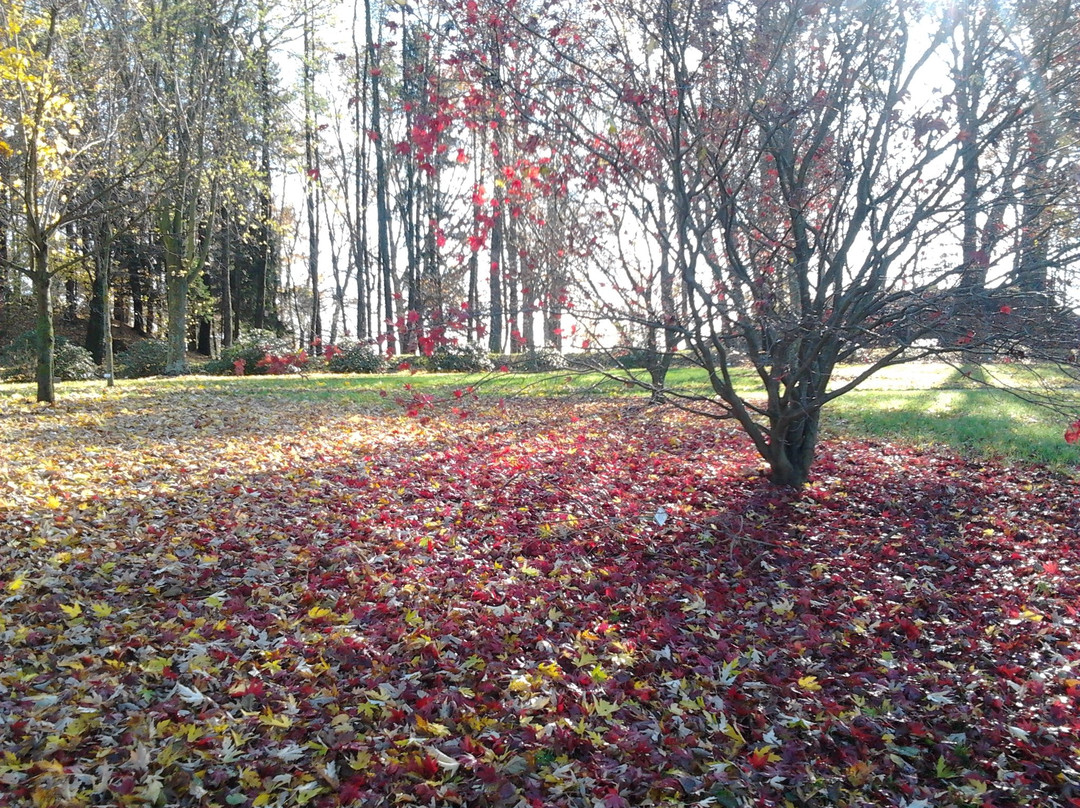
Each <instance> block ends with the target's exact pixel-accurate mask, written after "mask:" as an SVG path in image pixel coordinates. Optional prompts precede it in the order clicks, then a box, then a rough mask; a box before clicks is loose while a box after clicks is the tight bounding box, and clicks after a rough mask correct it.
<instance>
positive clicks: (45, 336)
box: [30, 243, 56, 404]
mask: <svg viewBox="0 0 1080 808" xmlns="http://www.w3.org/2000/svg"><path fill="white" fill-rule="evenodd" d="M48 265H49V247H48V245H47V244H44V243H42V244H33V243H32V244H30V277H31V280H32V283H33V288H34V304H35V308H36V313H37V316H36V321H35V326H36V333H37V370H36V374H35V377H36V380H37V400H38V401H42V402H46V403H48V404H53V403H55V402H56V387H55V384H54V381H53V355H54V351H55V348H56V333H55V332H54V331H53V303H52V287H51V283H50V281H51V280H52V279H51V278H50V277H49V271H48Z"/></svg>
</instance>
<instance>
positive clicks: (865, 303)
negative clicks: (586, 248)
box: [463, 0, 1019, 487]
mask: <svg viewBox="0 0 1080 808" xmlns="http://www.w3.org/2000/svg"><path fill="white" fill-rule="evenodd" d="M467 5H468V8H470V9H475V8H476V3H469V4H467ZM498 20H499V22H500V24H502V25H506V26H513V27H514V30H513V34H512V35H508V36H507V39H508V41H513V42H514V43H515V47H516V48H517V49H518V50H519V51H520V50H522V49H529V50H530V54H531V55H530V56H529V57H527V58H526V57H522V56H520V55H519V57H518V61H519V62H521V63H524V64H531V63H535V64H538V65H543V66H544V69H550V68H553V67H554V68H557V69H558V71H559V77H558V80H556V81H554V82H551V83H548V84H545V85H543V86H541V87H538V89H539V90H541V91H542V92H540V93H538V94H536V95H530V96H528V97H521V98H519V99H518V103H519V105H520V106H521V107H522V108H523V109H526V110H527V111H528V114H529V116H530V117H531V118H532V119H538V118H539V119H541V120H543V121H544V123H545V125H546V126H547V127H548V131H549V132H550V133H552V134H553V135H555V134H558V135H559V137H560V140H562V141H564V142H565V141H569V142H572V143H573V144H574V149H575V150H576V162H575V164H576V166H577V168H578V175H577V176H578V182H577V184H576V185H575V186H573V189H576V193H578V194H579V195H581V196H583V197H587V196H589V195H590V194H592V195H594V196H596V195H599V197H600V198H601V199H604V198H606V197H604V189H605V187H609V186H611V185H612V184H620V185H621V186H622V187H623V188H629V189H631V193H632V194H634V195H636V197H637V199H636V204H634V205H632V206H631V209H632V210H633V211H634V213H635V215H637V216H638V218H639V220H640V221H639V224H640V227H641V229H642V230H643V231H644V232H647V233H649V234H651V235H652V238H653V240H654V242H655V243H654V244H653V246H652V247H651V249H652V254H653V255H654V256H655V257H656V262H657V265H658V266H664V267H669V268H670V271H671V273H672V276H671V279H670V280H669V282H668V284H667V294H668V295H669V296H671V295H677V296H679V298H680V299H679V301H678V305H675V303H674V301H673V300H671V299H669V300H666V301H664V305H662V306H653V307H649V306H644V307H642V306H637V307H636V308H633V309H631V310H630V311H629V313H627V314H626V315H624V316H626V317H628V318H629V319H631V320H634V321H638V322H640V321H641V318H642V311H645V312H648V311H650V310H651V311H653V312H654V316H653V317H652V318H648V317H646V319H647V320H649V322H647V323H644V324H645V325H647V326H651V327H652V328H653V329H663V330H664V332H665V335H666V338H665V349H666V350H667V351H668V352H670V351H671V350H672V349H673V348H674V347H675V345H677V344H679V343H680V342H684V343H685V344H686V345H687V346H689V348H690V349H691V352H692V354H693V358H694V360H695V361H696V362H697V363H698V364H700V365H701V366H702V367H703V368H704V369H705V370H706V371H707V373H708V376H709V380H710V382H711V387H712V395H710V396H709V397H707V398H706V397H698V398H697V399H696V406H697V407H698V408H702V407H704V408H706V409H708V410H709V411H710V412H711V413H712V414H714V415H715V416H717V417H721V418H731V419H734V420H735V421H737V422H738V423H739V425H740V426H741V427H742V429H743V430H745V432H746V433H747V434H748V435H749V436H750V438H751V440H752V441H753V443H754V446H755V447H756V448H757V450H758V452H759V453H760V454H761V456H762V457H763V458H764V459H765V460H766V461H767V462H768V464H769V466H770V468H771V478H772V480H773V482H775V483H777V484H779V485H785V486H794V487H799V486H801V485H803V484H804V483H805V482H806V481H807V478H808V474H809V471H810V467H811V465H812V462H813V458H814V452H815V447H816V444H817V441H818V426H819V421H820V417H821V412H822V409H823V408H824V407H825V406H826V405H827V404H828V403H829V402H830V401H832V400H833V399H835V398H836V397H838V396H841V395H843V394H845V393H847V392H849V391H850V390H852V389H854V388H855V387H857V386H858V385H859V384H861V383H862V382H863V381H865V379H866V378H868V377H869V376H870V375H872V374H873V373H875V372H876V371H878V370H880V369H881V368H883V367H885V366H888V365H890V364H894V363H897V362H901V361H907V360H909V359H911V358H912V357H913V356H919V355H920V353H919V352H918V351H916V352H912V351H910V350H907V349H908V348H909V347H910V345H911V343H912V342H913V341H915V340H917V339H918V338H920V337H923V336H927V335H932V336H934V337H935V338H937V339H944V340H945V342H947V343H948V345H947V346H946V347H949V348H953V349H955V348H956V347H957V346H958V345H960V344H962V343H964V342H965V334H966V332H965V331H964V330H963V329H962V327H961V326H962V325H963V324H962V322H960V320H959V319H957V318H953V317H952V314H953V311H954V309H955V306H956V296H955V289H956V288H957V286H958V284H959V283H960V282H961V280H962V279H963V277H964V264H963V262H962V261H960V260H957V259H958V258H959V256H958V255H957V256H954V255H953V254H952V253H954V252H958V250H957V246H958V245H957V244H956V242H957V235H956V234H957V233H958V232H959V231H960V229H961V228H960V213H959V211H958V210H957V208H958V205H957V204H956V197H957V194H958V188H959V186H960V182H961V178H962V171H961V168H962V161H963V160H968V161H970V160H972V159H973V158H974V159H977V158H978V156H979V155H980V154H981V153H983V152H984V151H988V150H990V149H991V148H992V147H993V146H994V142H993V139H992V138H989V137H987V138H980V139H979V140H977V141H976V142H974V143H972V142H969V141H968V139H967V138H966V137H965V133H964V131H962V129H961V128H960V127H959V124H958V123H957V121H956V119H955V115H954V110H953V104H954V98H953V97H952V95H950V94H948V91H950V90H951V91H954V92H955V90H956V87H957V83H958V82H959V81H960V78H959V77H953V79H952V80H951V81H948V80H947V81H940V76H939V73H940V63H939V61H938V59H939V54H940V52H941V49H942V46H943V44H944V43H945V42H946V40H947V39H948V37H949V36H950V35H951V33H952V31H953V29H954V27H955V26H956V25H957V20H956V19H955V18H952V19H948V18H944V17H934V16H932V15H930V14H929V13H928V12H926V11H924V10H923V9H920V8H917V7H913V6H911V5H910V4H907V3H902V2H888V1H886V2H876V3H869V4H848V3H830V4H823V3H818V2H809V1H808V0H784V2H746V3H737V4H725V5H723V6H719V5H717V4H714V3H709V2H690V3H676V2H673V0H663V1H662V2H659V3H655V2H647V3H646V2H641V1H640V0H622V1H621V2H616V3H607V4H603V5H602V6H601V5H595V6H591V7H582V6H580V4H576V3H568V2H555V3H547V4H544V5H543V6H542V7H540V6H536V7H528V8H526V7H524V6H522V5H521V4H513V5H511V6H510V13H508V14H504V15H501V16H500V17H499V18H498ZM463 30H464V33H465V35H467V34H468V31H467V29H463ZM935 85H940V86H935ZM1018 115H1019V113H1010V115H1008V116H1002V114H1001V113H1000V112H999V111H997V110H990V111H985V117H986V121H985V123H986V124H987V126H986V127H985V128H986V129H991V128H992V127H991V126H990V124H995V125H998V124H1000V121H1001V120H1002V119H1003V118H1004V119H1007V120H1009V121H1011V120H1015V119H1016V118H1017V116H1018ZM995 116H996V117H995ZM978 201H979V200H978V199H976V203H978ZM610 238H612V239H615V240H619V239H620V238H621V236H620V234H619V233H618V232H614V233H613V234H612V235H611V236H610ZM597 255H598V257H599V256H603V255H604V252H603V251H598V252H597ZM601 260H605V261H606V260H608V259H607V258H603V257H601ZM676 313H678V316H675V315H676ZM958 329H959V330H958ZM970 341H971V337H969V338H968V340H967V342H970ZM868 348H875V349H880V350H878V351H876V352H875V354H874V357H875V359H874V361H873V362H872V363H871V364H869V365H868V366H867V367H866V369H865V370H864V371H863V372H862V373H860V374H859V375H858V376H856V377H855V378H854V379H852V380H850V381H848V382H845V383H844V384H842V385H833V386H830V382H831V380H832V376H833V370H834V368H835V367H836V365H837V364H838V363H841V362H847V361H852V360H854V359H857V358H859V357H860V356H861V352H863V351H864V350H865V349H868ZM922 355H925V353H923V354H922ZM747 363H748V364H749V365H750V366H751V367H752V368H753V370H754V372H755V377H756V379H757V386H756V389H754V390H752V391H747V390H746V388H745V386H737V385H736V382H735V379H734V377H733V374H732V370H733V368H734V367H735V366H736V365H739V364H747ZM661 378H662V377H661Z"/></svg>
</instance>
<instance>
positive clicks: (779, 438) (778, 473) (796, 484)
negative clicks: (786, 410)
mask: <svg viewBox="0 0 1080 808" xmlns="http://www.w3.org/2000/svg"><path fill="white" fill-rule="evenodd" d="M820 419H821V410H814V411H813V412H811V413H802V414H797V415H793V416H791V417H790V419H789V420H786V421H784V422H782V423H778V424H776V425H775V426H774V427H773V429H772V430H771V431H770V434H769V446H768V452H767V454H766V457H765V459H766V461H767V462H768V463H769V469H770V471H769V480H770V481H771V482H772V483H773V484H774V485H781V486H787V487H789V488H796V489H798V488H802V487H803V486H804V485H806V482H807V480H809V478H810V467H811V466H812V465H813V463H814V452H815V450H816V449H817V441H818V424H819V421H820Z"/></svg>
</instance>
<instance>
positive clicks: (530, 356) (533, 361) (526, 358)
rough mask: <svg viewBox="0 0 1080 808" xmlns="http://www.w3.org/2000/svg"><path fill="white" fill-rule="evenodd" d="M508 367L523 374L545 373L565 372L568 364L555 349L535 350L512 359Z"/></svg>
mask: <svg viewBox="0 0 1080 808" xmlns="http://www.w3.org/2000/svg"><path fill="white" fill-rule="evenodd" d="M510 366H511V367H512V368H513V369H514V370H520V371H524V372H525V373H545V372H547V371H552V370H566V369H567V368H569V367H570V363H569V362H568V361H567V359H566V357H565V356H563V355H562V353H561V352H560V351H557V350H556V349H555V348H550V347H548V348H536V349H535V350H532V351H527V352H526V353H523V354H518V355H517V356H515V357H513V361H512V362H511V363H510Z"/></svg>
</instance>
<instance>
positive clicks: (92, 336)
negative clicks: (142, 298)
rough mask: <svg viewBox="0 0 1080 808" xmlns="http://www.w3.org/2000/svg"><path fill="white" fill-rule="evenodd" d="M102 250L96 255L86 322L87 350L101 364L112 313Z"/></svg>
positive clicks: (103, 359) (103, 358)
mask: <svg viewBox="0 0 1080 808" xmlns="http://www.w3.org/2000/svg"><path fill="white" fill-rule="evenodd" d="M100 252H101V251H100V250H98V255H95V259H96V260H95V263H96V264H97V267H96V271H95V272H94V276H93V278H91V292H90V319H89V320H88V321H87V323H86V350H88V351H89V352H90V355H91V356H93V357H94V361H95V362H97V363H98V364H99V365H100V364H101V363H102V362H104V361H105V322H106V320H108V319H109V318H110V315H111V312H110V310H109V308H108V304H107V301H106V298H107V295H106V290H107V287H108V283H109V278H108V276H107V274H106V273H105V271H104V267H103V262H102V257H101V255H100Z"/></svg>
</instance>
